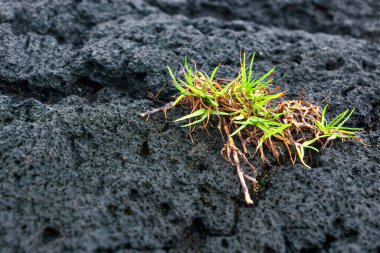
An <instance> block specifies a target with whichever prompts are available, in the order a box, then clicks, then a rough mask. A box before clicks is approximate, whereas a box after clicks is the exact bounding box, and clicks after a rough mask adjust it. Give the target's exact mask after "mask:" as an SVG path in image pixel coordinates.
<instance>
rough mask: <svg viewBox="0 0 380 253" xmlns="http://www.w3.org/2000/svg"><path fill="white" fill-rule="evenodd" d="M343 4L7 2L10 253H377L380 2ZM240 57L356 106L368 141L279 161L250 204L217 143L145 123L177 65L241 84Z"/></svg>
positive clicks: (5, 131) (1, 226)
mask: <svg viewBox="0 0 380 253" xmlns="http://www.w3.org/2000/svg"><path fill="white" fill-rule="evenodd" d="M251 2H252V3H251ZM253 2H254V3H253ZM344 2H345V4H342V3H341V1H338V0H330V1H322V0H320V1H294V0H291V1H273V2H272V3H271V4H270V3H264V1H258V2H257V1H248V0H247V1H243V0H242V1H236V2H235V1H211V0H197V1H186V0H176V1H166V0H160V1H151V0H146V1H138V0H136V1H132V0H125V1H122V0H118V1H117V0H115V1H105V0H99V1H90V0H82V1H80V0H79V1H76V0H72V1H69V0H64V1H62V0H53V1H50V0H37V1H31V0H30V1H25V0H22V1H21V0H20V1H4V0H3V1H0V35H1V36H0V59H1V60H0V144H1V145H0V196H1V197H0V252H97V253H100V252H118V253H121V252H379V251H380V241H379V238H380V219H379V217H380V172H379V165H380V129H379V117H380V62H379V61H378V59H379V56H380V44H379V36H380V35H379V31H380V30H379V20H380V7H379V4H378V1H376V0H367V1H358V0H357V1H356V0H354V1H353V0H350V1H349V0H347V1H344ZM296 29H297V30H296ZM240 49H244V50H245V51H249V52H251V51H255V52H256V53H257V55H256V56H257V58H256V59H257V60H256V71H257V72H258V73H263V71H265V70H268V69H269V68H270V67H272V66H277V70H276V76H275V80H276V83H277V84H279V85H280V86H282V87H283V89H284V90H287V91H288V96H289V97H295V96H297V95H298V93H299V92H300V91H301V90H302V91H303V93H304V94H305V97H306V99H308V100H311V101H314V102H321V101H322V100H323V99H324V98H325V97H326V96H327V95H328V94H331V95H330V98H329V100H328V102H329V104H330V107H329V108H330V110H329V112H328V113H329V114H330V115H331V114H332V115H333V114H335V113H337V112H339V111H342V110H343V109H345V108H352V107H356V108H357V110H356V112H355V114H354V115H353V117H352V119H351V120H350V123H349V124H351V125H352V126H359V127H363V128H365V133H364V134H363V138H364V139H365V141H366V143H367V144H369V145H370V146H365V145H360V144H357V143H336V144H335V146H334V147H333V148H331V149H327V150H325V152H324V154H323V155H321V156H318V157H316V158H315V161H314V162H313V167H314V168H313V169H311V170H306V169H305V168H304V167H302V166H300V165H283V166H280V167H274V168H273V170H272V174H271V177H270V181H269V183H268V185H267V190H266V191H265V192H264V193H262V194H261V195H260V196H259V197H258V199H257V203H256V205H255V206H254V207H247V206H245V205H244V204H243V203H242V195H241V193H240V190H239V183H238V179H237V177H236V175H235V173H234V170H233V168H232V167H231V166H230V165H228V164H227V163H226V162H224V161H223V160H222V159H221V157H220V155H219V152H220V148H221V143H220V142H219V141H218V140H217V139H211V138H209V137H208V136H207V135H206V134H205V133H203V132H198V133H196V134H195V136H194V139H195V144H192V143H191V141H190V139H189V138H188V137H187V131H186V130H185V129H181V128H179V127H178V126H177V125H176V124H174V123H171V122H170V121H169V123H165V120H164V117H163V115H160V114H157V115H154V116H152V117H151V118H150V120H149V121H147V122H145V121H143V120H141V119H140V118H139V116H138V113H139V112H143V111H145V110H147V109H149V108H152V107H157V106H158V104H156V103H154V102H152V101H149V100H147V99H146V98H147V96H146V95H147V92H148V91H157V90H158V89H159V88H160V87H161V86H162V85H163V84H164V83H165V82H167V81H168V75H167V72H166V69H165V66H166V65H167V64H169V65H170V66H171V67H173V68H174V69H176V68H177V69H178V65H179V63H180V62H181V61H182V60H183V57H184V56H185V55H187V56H188V57H189V58H191V59H194V60H195V61H197V63H198V66H201V67H202V68H206V69H207V68H210V67H212V66H215V65H216V64H219V63H220V64H222V68H221V75H226V76H231V75H233V74H234V73H236V71H237V67H238V59H239V50H240ZM170 91H171V89H170V88H169V89H167V91H166V93H164V96H166V98H167V97H168V95H170V94H171V92H170ZM181 113H183V112H181V110H180V109H178V110H175V111H172V112H170V114H169V119H174V118H176V117H178V116H179V115H181Z"/></svg>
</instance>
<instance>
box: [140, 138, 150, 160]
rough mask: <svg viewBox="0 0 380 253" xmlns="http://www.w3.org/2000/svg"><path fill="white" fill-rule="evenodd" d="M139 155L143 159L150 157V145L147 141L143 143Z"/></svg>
mask: <svg viewBox="0 0 380 253" xmlns="http://www.w3.org/2000/svg"><path fill="white" fill-rule="evenodd" d="M139 154H140V156H141V157H142V158H147V157H148V156H149V155H150V150H149V145H148V142H147V141H144V142H143V143H142V145H141V148H140V152H139Z"/></svg>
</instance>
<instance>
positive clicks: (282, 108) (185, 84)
mask: <svg viewBox="0 0 380 253" xmlns="http://www.w3.org/2000/svg"><path fill="white" fill-rule="evenodd" d="M240 63H241V64H240V71H239V74H238V75H237V77H236V78H235V79H232V80H228V79H221V78H216V77H215V76H216V73H217V71H218V68H219V66H217V67H215V68H214V70H213V71H212V73H211V74H210V76H209V75H207V74H206V73H205V72H202V71H199V70H197V69H196V66H195V64H194V68H193V67H191V66H189V65H188V61H187V59H185V62H184V65H183V66H181V67H182V70H183V73H184V74H183V78H182V79H181V78H176V77H175V76H174V74H173V71H172V70H171V69H170V67H168V71H169V74H170V76H171V79H172V83H173V84H174V86H175V87H176V88H177V90H178V94H177V95H175V97H174V99H175V100H174V101H173V102H171V103H169V104H167V105H165V106H164V107H162V108H159V109H155V110H153V111H151V112H147V113H144V114H142V116H149V115H150V114H151V113H154V112H157V111H160V110H164V111H165V112H166V110H168V109H171V108H173V107H174V106H177V105H181V106H184V107H186V108H189V109H190V110H191V112H190V113H189V114H187V115H185V116H183V117H181V118H179V119H177V120H175V121H187V123H186V124H184V125H183V126H182V127H189V128H190V136H191V133H192V132H193V131H194V130H195V128H196V127H197V126H200V127H201V128H203V129H205V130H206V131H207V132H208V127H209V125H210V124H209V123H210V121H215V122H216V123H217V124H216V126H217V128H218V129H219V131H220V133H221V136H222V139H223V141H224V147H223V148H222V155H223V157H224V158H225V159H226V160H227V161H228V162H230V163H231V164H232V165H233V166H235V167H236V170H237V174H238V177H239V180H240V184H241V186H242V189H243V193H244V196H245V201H246V203H248V204H252V203H253V201H252V199H251V197H250V194H249V191H248V187H247V185H246V180H248V181H249V182H251V183H252V184H253V188H254V189H256V187H257V179H256V177H257V176H258V173H257V170H256V168H255V166H254V165H253V164H252V163H251V162H250V161H249V158H252V157H253V156H254V155H255V154H256V153H257V152H259V154H260V158H261V161H262V166H265V165H268V164H270V162H269V159H268V158H267V155H266V153H268V152H269V153H270V154H271V155H272V156H273V157H274V159H275V160H276V161H277V162H278V163H280V157H282V156H284V154H285V153H287V154H288V156H289V158H290V160H291V162H292V163H295V162H296V160H297V158H298V159H299V160H300V161H301V163H302V164H304V165H305V166H306V167H308V168H309V166H308V165H307V163H306V162H305V159H306V157H307V156H306V153H307V151H306V150H310V151H311V150H314V151H317V152H318V151H319V149H318V148H317V147H320V148H321V149H323V148H325V147H326V145H327V143H329V142H331V141H332V140H334V139H336V138H341V139H352V140H356V141H361V139H360V138H359V137H358V136H357V133H358V132H357V131H359V130H361V129H359V128H349V127H345V126H344V123H346V121H347V120H348V119H349V118H350V116H351V115H352V113H353V110H352V111H351V112H350V113H349V111H348V110H347V111H345V112H343V113H341V114H340V115H338V116H336V117H335V118H334V119H332V120H331V121H330V122H329V123H328V122H327V121H326V119H325V113H326V110H327V106H325V107H324V109H323V110H322V112H321V110H320V107H319V106H317V105H314V104H312V103H309V102H306V101H303V100H285V101H284V100H283V99H281V98H283V97H284V95H285V92H281V91H280V89H279V87H275V88H272V87H271V83H272V81H273V79H272V73H273V71H274V68H273V69H271V70H270V71H268V72H267V73H266V74H264V75H263V76H261V77H254V75H253V69H252V68H253V63H254V55H253V56H252V57H251V60H250V62H249V66H247V64H246V63H247V57H246V55H245V54H243V56H242V57H241V61H240ZM251 147H253V150H252V148H251ZM265 151H268V152H265ZM251 153H253V155H251ZM244 168H245V170H244Z"/></svg>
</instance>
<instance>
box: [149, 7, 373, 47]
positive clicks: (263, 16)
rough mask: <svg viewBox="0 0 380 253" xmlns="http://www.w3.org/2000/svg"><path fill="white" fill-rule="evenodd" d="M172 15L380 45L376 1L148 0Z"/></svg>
mask: <svg viewBox="0 0 380 253" xmlns="http://www.w3.org/2000/svg"><path fill="white" fill-rule="evenodd" d="M147 2H149V3H151V4H152V5H154V6H157V7H158V8H159V9H160V10H162V11H163V12H165V13H170V14H179V13H181V14H184V15H186V16H189V17H191V18H196V17H209V16H212V17H216V18H217V19H222V20H237V19H241V20H248V21H254V22H256V23H259V24H262V25H265V26H269V27H281V28H286V29H291V30H305V31H308V32H311V33H319V32H323V33H328V34H339V35H346V36H350V37H355V38H364V39H367V40H371V41H375V42H380V28H379V24H380V23H379V22H380V21H379V20H380V3H379V2H378V1H373V0H365V1H361V0H343V1H342V0H313V1H299V0H287V1H282V0H274V1H265V0H259V1H250V0H176V1H171V0H169V1H168V0H147Z"/></svg>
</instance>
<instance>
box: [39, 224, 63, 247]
mask: <svg viewBox="0 0 380 253" xmlns="http://www.w3.org/2000/svg"><path fill="white" fill-rule="evenodd" d="M60 235H61V233H60V232H59V230H57V229H55V228H53V227H45V228H44V230H43V231H42V242H43V243H44V244H47V243H49V242H52V241H54V240H55V239H57V238H58V237H59V236H60Z"/></svg>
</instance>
